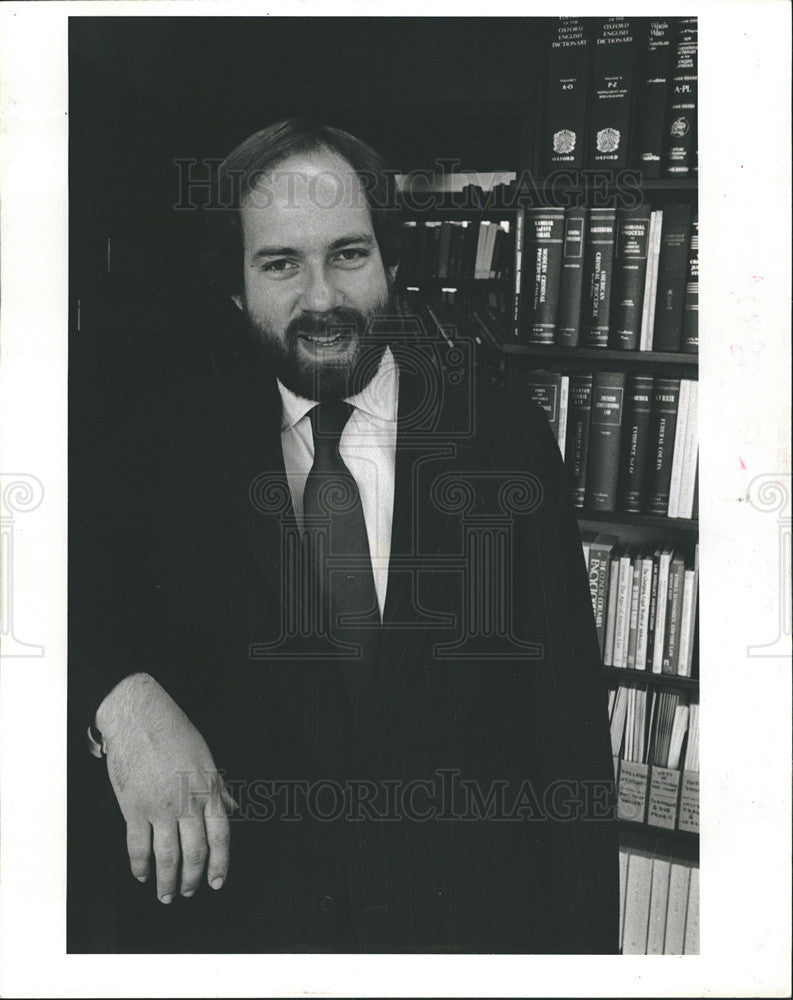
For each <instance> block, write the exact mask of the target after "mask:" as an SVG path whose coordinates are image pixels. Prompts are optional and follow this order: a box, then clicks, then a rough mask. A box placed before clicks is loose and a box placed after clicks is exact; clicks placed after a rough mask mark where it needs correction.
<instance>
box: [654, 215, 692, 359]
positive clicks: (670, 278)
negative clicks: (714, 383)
mask: <svg viewBox="0 0 793 1000" xmlns="http://www.w3.org/2000/svg"><path fill="white" fill-rule="evenodd" d="M690 238H691V206H690V205H667V206H666V207H665V208H664V222H663V228H662V229H661V252H660V255H659V258H658V288H657V292H656V297H655V324H654V326H653V350H654V351H679V350H680V343H681V338H682V331H683V303H684V301H685V295H686V277H687V274H688V253H689V244H690Z"/></svg>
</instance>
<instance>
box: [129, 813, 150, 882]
mask: <svg viewBox="0 0 793 1000" xmlns="http://www.w3.org/2000/svg"><path fill="white" fill-rule="evenodd" d="M127 853H128V854H129V866H130V868H131V869H132V874H133V875H134V876H135V878H136V879H137V880H138V881H139V882H145V881H146V879H147V878H148V877H149V875H151V824H150V823H148V822H147V821H146V820H138V819H134V820H132V819H130V820H128V821H127Z"/></svg>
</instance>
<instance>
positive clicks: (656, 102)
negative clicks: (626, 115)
mask: <svg viewBox="0 0 793 1000" xmlns="http://www.w3.org/2000/svg"><path fill="white" fill-rule="evenodd" d="M674 28H675V24H674V21H672V20H671V19H669V18H657V19H656V18H653V19H651V20H649V21H647V22H646V23H645V25H644V31H643V33H642V35H641V42H640V58H639V70H638V87H637V95H636V108H635V114H634V128H633V155H632V161H633V165H634V166H635V167H636V168H637V169H639V170H641V172H642V176H643V177H645V178H654V177H660V176H661V158H662V156H663V154H664V137H665V135H666V108H667V96H668V89H669V78H670V75H671V69H672V53H673V42H674Z"/></svg>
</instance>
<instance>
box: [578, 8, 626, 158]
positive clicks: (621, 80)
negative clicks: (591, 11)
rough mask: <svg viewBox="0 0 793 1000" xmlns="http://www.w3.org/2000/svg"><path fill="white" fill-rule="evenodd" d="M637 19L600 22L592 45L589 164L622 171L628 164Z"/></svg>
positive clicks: (602, 20)
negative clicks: (634, 21)
mask: <svg viewBox="0 0 793 1000" xmlns="http://www.w3.org/2000/svg"><path fill="white" fill-rule="evenodd" d="M634 60H635V41H634V33H633V22H632V21H630V20H629V19H627V18H624V17H607V18H602V19H600V20H599V21H598V24H597V31H596V35H595V40H594V45H593V48H592V80H591V84H590V92H589V124H588V136H587V156H586V166H587V167H589V168H598V167H601V168H602V167H609V168H611V169H612V170H619V169H621V168H623V167H625V166H627V163H628V149H629V147H630V135H629V129H630V121H631V104H632V101H633V87H634Z"/></svg>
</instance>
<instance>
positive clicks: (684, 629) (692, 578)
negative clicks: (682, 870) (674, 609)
mask: <svg viewBox="0 0 793 1000" xmlns="http://www.w3.org/2000/svg"><path fill="white" fill-rule="evenodd" d="M689 574H690V575H689ZM698 597H699V543H697V544H696V545H695V546H694V567H693V569H687V570H686V574H685V579H684V581H683V612H682V615H681V622H680V656H679V658H678V661H677V672H678V675H679V676H681V677H691V676H692V670H693V665H694V653H695V645H696V642H695V636H696V621H697V601H698Z"/></svg>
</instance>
